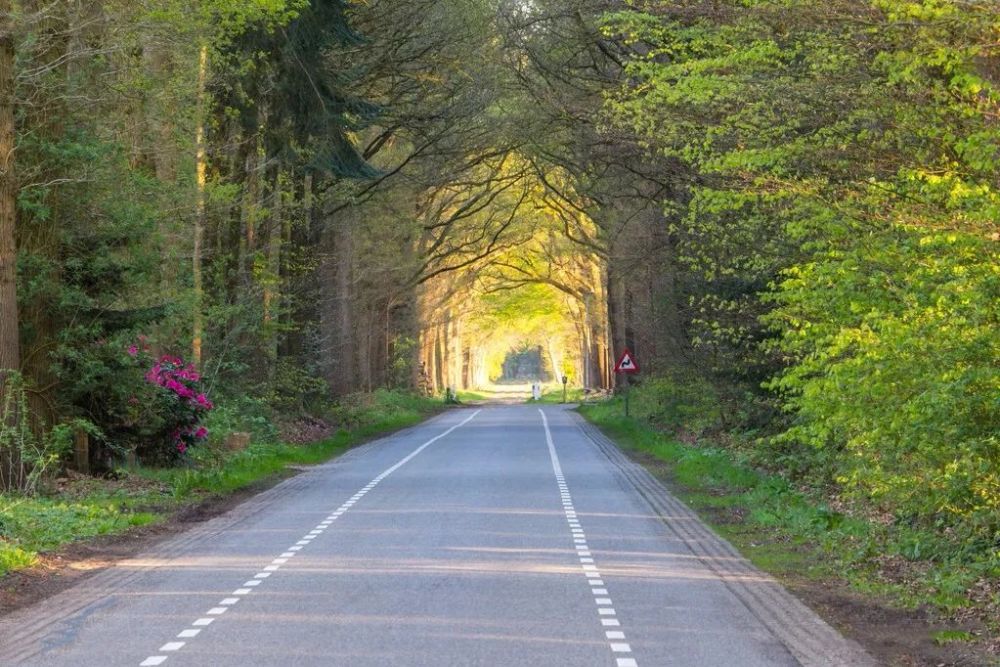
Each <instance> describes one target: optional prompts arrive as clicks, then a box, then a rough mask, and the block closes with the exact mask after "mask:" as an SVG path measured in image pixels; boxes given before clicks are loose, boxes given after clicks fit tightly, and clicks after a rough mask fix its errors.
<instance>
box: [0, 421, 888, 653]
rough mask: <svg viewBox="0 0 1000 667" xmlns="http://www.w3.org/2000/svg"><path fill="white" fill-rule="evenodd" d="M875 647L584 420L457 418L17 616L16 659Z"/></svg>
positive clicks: (323, 472) (303, 481) (297, 483)
mask: <svg viewBox="0 0 1000 667" xmlns="http://www.w3.org/2000/svg"><path fill="white" fill-rule="evenodd" d="M864 664H870V659H869V658H868V657H867V656H866V655H865V654H864V653H863V652H862V651H860V649H858V648H857V647H856V646H855V645H853V644H852V643H850V642H847V641H846V640H844V639H843V638H842V637H841V636H840V635H839V634H838V633H837V632H836V631H834V630H833V629H831V628H830V627H829V626H828V625H826V624H825V623H824V622H823V621H822V620H820V619H819V618H818V617H817V616H815V615H814V614H813V613H812V612H811V611H809V610H808V609H807V608H806V607H804V606H803V605H802V604H801V603H799V602H798V601H797V600H796V599H795V598H793V597H792V596H790V595H789V594H788V593H786V592H785V591H784V590H783V589H782V588H781V587H780V586H778V585H777V584H775V583H774V582H773V581H771V580H770V579H768V578H767V577H766V576H764V575H762V574H761V573H760V572H758V571H756V570H755V569H753V568H752V567H751V566H750V565H748V564H747V563H746V561H744V560H743V559H742V558H740V557H739V555H738V554H737V553H736V552H735V551H733V549H732V548H731V547H730V546H729V545H728V544H726V543H725V542H723V541H722V540H720V539H719V538H718V537H716V536H715V535H714V534H712V533H711V531H709V530H708V529H707V528H706V527H705V526H704V525H703V524H702V523H701V522H699V521H698V520H697V519H696V518H695V517H694V515H692V514H691V513H690V512H689V511H688V510H687V509H686V508H685V507H684V506H683V505H682V504H681V503H679V502H677V501H676V500H675V499H674V498H672V497H671V496H670V495H669V494H668V493H667V492H666V491H665V490H664V489H663V487H662V486H660V485H659V484H658V483H657V482H656V481H655V480H654V479H653V478H652V477H650V476H649V475H648V474H647V473H646V472H645V471H644V470H642V469H641V468H639V467H638V466H636V465H634V464H633V463H631V462H630V461H628V460H627V459H625V457H624V456H622V455H621V454H620V453H619V452H618V450H617V449H615V448H614V446H613V445H612V444H611V443H610V442H608V441H607V440H606V439H604V438H603V437H602V436H600V435H599V434H597V433H596V432H595V431H593V430H592V429H591V428H590V427H589V426H586V425H585V424H584V423H583V422H582V420H581V419H580V418H579V417H578V416H577V415H576V414H575V413H573V412H570V411H567V410H565V409H562V408H561V407H554V406H546V407H544V408H542V409H539V408H537V407H533V406H501V407H482V408H479V409H457V410H453V411H450V412H448V413H445V414H443V415H441V416H439V417H437V418H435V419H432V420H430V421H429V422H426V423H425V424H422V425H420V426H418V427H415V428H412V429H409V430H406V431H403V432H401V433H398V434H396V435H394V436H391V437H388V438H385V439H382V440H379V441H376V442H373V443H371V444H369V445H366V446H364V447H361V448H359V449H356V450H353V451H351V452H349V453H347V454H345V455H344V456H342V457H341V458H339V459H337V460H335V461H332V462H330V463H328V464H326V465H322V466H317V467H315V468H312V469H310V470H308V471H306V472H304V473H302V474H300V475H298V476H296V477H295V478H293V479H290V480H287V481H286V482H284V483H282V484H280V485H278V486H277V487H275V488H273V489H271V490H270V491H267V492H265V493H263V494H261V495H259V496H257V497H256V498H254V499H252V500H250V501H248V502H247V503H244V504H243V505H241V506H240V507H238V508H237V509H235V510H234V511H232V512H230V513H228V514H226V515H224V516H221V517H218V518H216V519H214V520H212V521H209V522H207V523H205V524H202V525H200V526H198V527H197V528H195V529H193V530H192V531H189V532H187V533H185V534H183V535H180V536H178V537H176V538H174V539H172V540H170V541H168V542H165V543H162V544H160V545H159V546H157V547H156V548H155V549H153V550H152V551H150V552H149V553H146V554H143V555H140V556H137V557H135V558H133V559H130V560H128V561H125V562H123V563H121V564H119V565H117V566H116V567H114V568H111V569H109V570H107V571H105V572H103V573H101V574H99V575H96V576H94V577H92V578H90V579H88V580H86V581H85V582H83V583H82V584H80V585H78V586H76V587H75V588H73V589H71V590H69V591H66V592H64V593H62V594H60V595H57V596H55V597H53V598H50V599H49V600H47V601H45V602H43V603H41V604H39V605H37V606H35V607H33V608H30V609H27V610H25V611H23V612H20V613H18V614H16V615H14V616H11V617H8V618H6V619H4V620H3V621H2V622H0V665H4V666H6V665H38V666H45V667H48V666H57V665H59V666H63V665H66V666H69V665H72V666H73V667H81V666H84V667H86V666H94V667H113V666H118V665H121V666H128V667H137V666H140V665H141V666H152V665H167V666H168V667H182V666H185V665H189V666H190V665H205V666H212V667H229V666H232V667H237V666H241V667H242V666H246V665H275V666H287V665H296V666H299V665H301V666H307V665H308V666H312V665H315V666H317V667H319V666H323V667H330V666H341V665H343V666H350V667H389V666H391V667H432V666H433V667H440V666H450V665H454V666H463V667H465V666H476V665H484V666H497V667H517V666H522V665H523V666H524V667H529V666H530V667H538V666H546V667H556V666H565V667H633V666H634V667H654V666H662V667H667V666H670V667H673V666H677V665H690V666H698V667H706V666H712V665H719V666H726V667H730V666H736V665H740V666H742V665H745V666H748V667H753V666H757V665H760V666H763V665H864Z"/></svg>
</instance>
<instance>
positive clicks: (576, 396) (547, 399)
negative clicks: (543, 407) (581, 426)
mask: <svg viewBox="0 0 1000 667" xmlns="http://www.w3.org/2000/svg"><path fill="white" fill-rule="evenodd" d="M584 398H585V395H584V393H583V388H582V387H567V389H566V400H565V402H566V403H581V402H583V400H584ZM528 402H529V403H535V402H540V403H545V404H547V405H553V404H558V403H563V402H564V401H563V388H562V385H561V384H559V385H547V386H543V387H542V398H541V400H540V401H534V400H533V399H531V398H529V399H528Z"/></svg>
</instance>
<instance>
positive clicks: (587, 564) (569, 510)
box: [538, 408, 639, 667]
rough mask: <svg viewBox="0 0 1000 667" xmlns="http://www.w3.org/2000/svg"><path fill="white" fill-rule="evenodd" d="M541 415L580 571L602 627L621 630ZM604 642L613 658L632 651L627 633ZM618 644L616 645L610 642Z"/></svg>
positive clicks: (632, 663)
mask: <svg viewBox="0 0 1000 667" xmlns="http://www.w3.org/2000/svg"><path fill="white" fill-rule="evenodd" d="M538 413H539V414H540V415H542V425H543V426H544V427H545V442H546V443H547V444H548V446H549V457H550V458H551V459H552V471H553V472H554V473H555V477H556V483H557V484H558V485H559V494H560V497H561V498H562V505H563V511H564V512H565V514H566V519H567V523H568V524H569V527H570V534H571V535H572V537H573V543H574V545H575V546H576V552H577V558H578V560H579V561H580V567H581V568H582V570H583V574H584V576H586V577H587V581H588V583H589V584H590V585H591V592H592V593H593V594H594V595H595V596H601V597H595V598H594V602H595V603H596V604H597V605H598V606H597V614H598V616H599V617H601V618H600V620H601V625H602V626H604V627H608V626H611V627H619V626H620V625H621V622H620V621H619V620H618V619H617V618H606V617H608V616H617V615H618V613H617V612H616V611H615V608H614V606H613V603H612V600H611V597H610V596H608V590H607V588H603V586H604V581H603V580H602V579H601V574H600V571H599V569H598V567H597V565H595V564H594V559H593V558H592V557H591V556H592V553H591V551H590V547H589V545H588V544H587V537H586V533H585V532H584V530H583V528H582V527H581V526H580V519H579V517H578V515H577V513H576V509H575V507H574V505H573V496H572V494H571V493H570V491H569V486H568V485H567V484H566V476H565V475H564V474H563V469H562V464H560V462H559V454H558V453H556V445H555V442H553V440H552V431H551V430H550V429H549V420H548V417H546V416H545V411H544V410H542V409H541V408H538ZM605 639H606V640H608V648H609V649H611V653H612V654H613V655H616V656H617V655H621V654H623V653H631V652H632V647H631V646H630V645H629V644H627V643H625V642H624V641H620V640H624V639H625V633H624V632H622V631H621V630H615V631H613V632H606V633H605ZM611 640H615V641H611ZM615 665H616V666H617V667H638V665H639V663H638V662H636V660H635V658H618V657H616V658H615Z"/></svg>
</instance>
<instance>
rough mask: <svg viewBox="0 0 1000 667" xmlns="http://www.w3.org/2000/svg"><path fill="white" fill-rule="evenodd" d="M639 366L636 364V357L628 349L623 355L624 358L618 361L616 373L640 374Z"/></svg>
mask: <svg viewBox="0 0 1000 667" xmlns="http://www.w3.org/2000/svg"><path fill="white" fill-rule="evenodd" d="M638 372H639V364H638V363H636V360H635V357H633V356H632V353H631V352H629V351H628V350H627V349H626V350H625V351H624V352H623V353H622V356H621V357H620V358H619V359H618V363H617V364H615V373H638Z"/></svg>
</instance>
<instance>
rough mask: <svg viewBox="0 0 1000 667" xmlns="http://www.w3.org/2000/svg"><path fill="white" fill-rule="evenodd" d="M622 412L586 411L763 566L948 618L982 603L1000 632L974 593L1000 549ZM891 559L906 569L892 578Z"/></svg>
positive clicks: (994, 570)
mask: <svg viewBox="0 0 1000 667" xmlns="http://www.w3.org/2000/svg"><path fill="white" fill-rule="evenodd" d="M623 412H624V411H623V406H622V403H621V400H620V399H610V400H606V401H602V402H597V403H589V404H585V405H583V406H581V408H580V413H581V414H582V415H583V416H584V417H585V418H586V419H588V420H589V421H590V422H592V423H593V424H595V425H596V426H598V427H599V428H600V429H601V430H602V431H603V432H604V433H605V434H607V435H608V436H609V437H611V438H613V439H614V440H615V441H616V442H618V443H619V444H620V445H622V446H623V447H624V448H626V449H629V450H633V451H636V452H641V453H642V454H645V455H647V456H648V457H652V458H653V459H655V461H656V462H657V465H656V466H655V467H657V468H659V470H658V472H659V473H660V475H661V476H662V477H665V478H666V479H667V480H668V481H669V482H670V484H671V487H672V489H673V491H674V492H675V493H676V495H677V496H678V497H680V498H681V499H682V500H683V501H684V502H685V503H687V504H688V505H689V506H690V507H692V509H694V510H695V511H696V512H698V513H699V514H700V515H701V516H702V517H703V518H704V519H705V520H706V521H707V522H708V523H709V524H710V525H712V527H713V528H714V529H715V530H716V531H718V532H719V533H720V534H721V535H722V536H723V537H725V538H726V539H728V540H729V541H730V542H732V543H733V545H734V546H736V547H737V548H738V549H739V550H740V551H741V552H742V553H743V554H744V555H745V556H746V557H747V558H749V559H750V560H751V562H753V563H754V564H755V565H757V566H758V567H760V568H761V569H762V570H765V571H767V572H770V573H772V574H775V575H777V576H779V577H782V578H786V579H798V580H802V579H805V580H815V579H828V580H833V579H839V580H842V581H846V582H848V583H849V584H850V586H851V587H852V588H853V589H854V590H855V591H857V592H859V593H860V594H863V595H866V596H871V597H876V598H878V599H879V600H880V601H883V602H886V603H888V604H890V605H892V606H895V607H898V608H901V609H917V608H921V607H924V608H930V609H932V610H934V611H935V612H936V614H937V616H938V617H939V618H940V619H942V621H944V622H949V621H951V620H953V619H961V618H963V617H964V616H965V614H960V613H956V612H959V611H960V610H968V609H969V608H970V607H973V606H975V605H978V606H979V608H980V612H981V613H980V614H979V616H980V617H981V618H985V619H986V621H985V623H986V625H987V626H988V627H989V630H990V631H991V632H992V633H996V632H997V629H998V628H997V627H995V626H996V623H995V622H993V623H991V622H990V621H989V618H991V617H992V616H993V614H992V612H991V610H992V609H993V608H994V607H995V606H996V604H997V603H998V600H997V599H990V598H988V597H987V598H986V599H978V600H977V599H974V598H973V597H972V596H970V594H969V591H970V590H972V589H973V588H974V586H975V584H976V582H982V581H989V580H993V581H996V577H997V576H998V575H1000V553H998V554H997V555H996V558H994V559H986V560H982V559H974V558H967V557H966V555H965V554H963V553H962V551H961V549H960V548H958V547H957V546H956V545H955V544H952V543H946V542H944V541H943V540H942V539H941V538H940V537H938V536H935V535H932V534H928V533H927V532H921V531H919V530H916V529H914V528H911V527H909V526H906V525H899V524H894V523H891V522H885V521H881V522H876V521H871V520H869V519H866V518H864V517H857V516H851V515H849V514H847V513H845V512H841V511H837V510H835V509H834V508H832V507H831V506H830V504H828V503H827V501H826V500H825V499H824V498H823V497H821V496H820V495H819V494H818V493H816V492H811V491H808V490H804V489H798V488H795V487H794V486H793V485H792V484H791V483H789V482H788V480H786V479H784V478H783V477H780V476H778V475H773V474H769V473H766V472H763V471H760V470H758V469H755V468H754V467H753V466H752V465H750V463H749V462H748V461H746V460H744V459H743V458H742V455H741V453H740V451H739V449H727V448H720V447H713V446H711V445H707V444H698V445H690V444H684V443H682V442H680V441H678V439H677V438H676V437H675V436H674V435H673V434H672V433H668V432H663V431H660V430H657V429H656V428H655V427H654V426H653V425H652V424H650V423H649V422H647V421H644V420H641V419H636V418H634V417H633V418H626V417H625V416H624V414H623ZM887 565H888V567H889V569H893V570H899V571H901V572H902V574H901V575H900V574H899V573H898V572H897V573H896V576H889V575H887V573H886V572H885V569H886V566H887ZM982 612H985V613H982ZM957 622H959V623H961V621H960V620H959V621H957ZM968 635H969V633H968V632H966V631H965V630H948V631H944V632H943V634H940V636H937V637H935V640H936V641H938V642H939V643H945V642H954V641H965V640H967V637H968Z"/></svg>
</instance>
